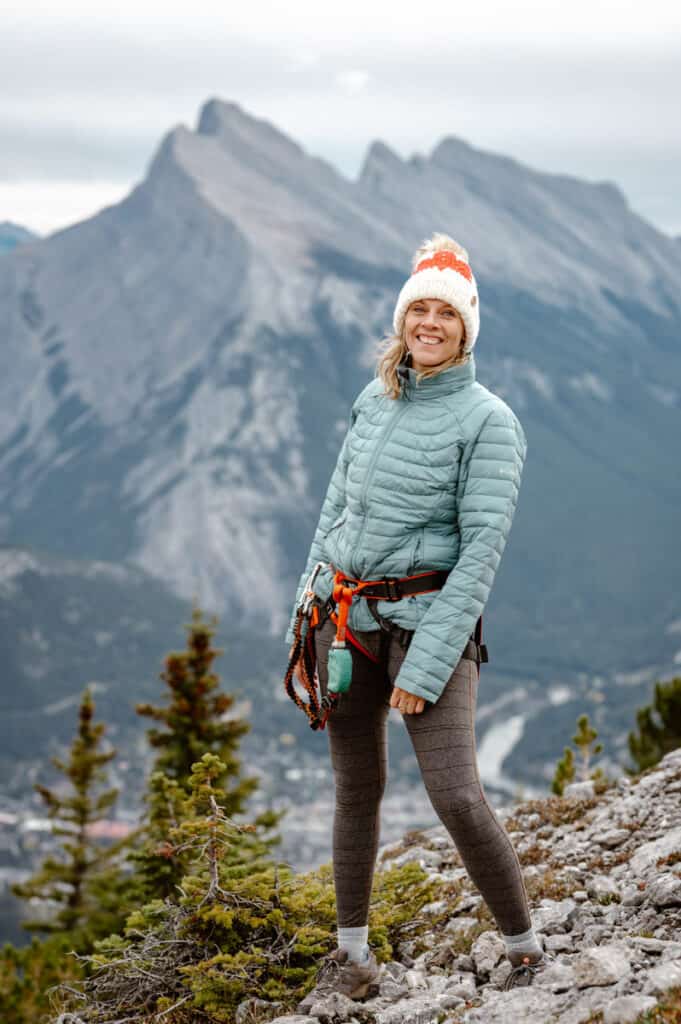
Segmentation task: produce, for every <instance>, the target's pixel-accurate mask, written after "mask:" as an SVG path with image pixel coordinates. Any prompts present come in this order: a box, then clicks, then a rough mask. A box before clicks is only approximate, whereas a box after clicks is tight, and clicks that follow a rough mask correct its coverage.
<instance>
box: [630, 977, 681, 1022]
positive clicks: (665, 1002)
mask: <svg viewBox="0 0 681 1024" xmlns="http://www.w3.org/2000/svg"><path fill="white" fill-rule="evenodd" d="M636 1024H681V986H678V987H677V988H670V989H668V990H667V992H665V994H664V996H663V997H662V998H661V999H660V1001H659V1003H658V1004H657V1006H655V1007H653V1009H652V1010H648V1012H647V1013H644V1014H642V1015H641V1016H640V1017H638V1018H637V1019H636Z"/></svg>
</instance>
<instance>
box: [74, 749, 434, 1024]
mask: <svg viewBox="0 0 681 1024" xmlns="http://www.w3.org/2000/svg"><path fill="white" fill-rule="evenodd" d="M224 769H225V766H224V764H221V763H220V761H219V759H218V758H216V757H215V756H214V755H212V754H206V755H205V756H204V757H203V758H201V760H200V762H198V763H197V764H195V765H194V766H193V769H192V776H191V780H190V793H189V796H186V797H184V799H183V803H182V807H181V808H180V820H179V821H178V824H177V826H176V827H174V828H173V829H171V831H170V834H169V840H170V842H172V844H173V845H174V846H175V848H176V849H177V850H178V851H180V852H181V853H182V855H183V856H185V857H186V872H185V874H184V875H183V877H182V879H181V887H180V889H181V894H180V897H179V899H178V900H177V902H173V901H170V900H154V901H152V902H150V903H148V904H146V905H145V906H142V907H140V908H139V910H137V911H136V912H135V913H133V914H132V915H131V916H130V918H129V919H128V922H127V928H126V930H125V933H124V934H122V935H117V936H111V937H109V938H108V939H105V940H103V941H102V942H100V943H98V946H97V952H96V954H95V955H94V956H90V957H87V958H86V960H85V965H86V966H87V967H89V968H92V970H88V972H87V976H86V978H85V979H84V980H83V982H82V983H81V984H80V985H78V986H73V987H72V988H71V990H70V991H69V990H64V1005H63V1009H64V1010H67V1011H68V1010H73V1012H74V1016H77V1019H78V1021H82V1022H83V1024H114V1022H116V1024H120V1022H121V1008H122V1007H124V1008H125V1015H126V1016H125V1019H126V1020H131V1021H132V1020H139V1021H142V1020H149V1021H151V1020H152V1019H153V1020H160V1018H161V1017H162V1016H163V1019H164V1021H165V1020H166V1019H167V1020H168V1021H172V1022H173V1024H198V1022H202V1024H234V1020H235V1019H242V1018H243V1019H244V1020H245V1019H246V1016H245V1015H244V1014H243V1010H242V1013H241V1014H240V1015H239V1018H237V1007H238V1006H239V1005H240V1003H242V1001H244V1000H245V999H247V998H250V997H253V996H256V995H257V996H259V997H261V998H264V999H266V1000H270V1001H280V1002H281V1012H286V1011H287V1010H289V1009H290V1010H291V1011H292V1010H293V1007H294V1006H295V1005H296V1003H297V1002H298V1000H299V999H300V998H301V997H302V995H303V994H304V992H305V991H307V989H308V988H309V987H310V984H311V982H312V980H313V979H314V977H315V975H316V972H317V970H318V967H319V957H320V956H321V955H322V954H324V953H326V952H328V951H329V950H330V949H332V948H333V946H334V944H335V921H336V907H335V890H334V886H333V872H332V868H331V865H324V866H322V868H320V869H319V870H318V871H315V872H312V873H310V874H308V875H302V876H295V875H294V874H293V872H292V871H291V868H290V867H289V865H287V864H282V863H278V862H272V861H270V860H269V859H268V858H267V856H266V852H267V851H266V850H265V848H264V847H261V846H258V847H257V848H256V847H255V846H254V848H253V856H252V859H251V863H250V869H249V870H248V871H241V870H238V868H237V867H236V864H235V862H234V861H233V859H232V858H231V856H230V851H231V848H232V845H233V844H236V845H238V843H239V842H241V839H242V838H243V836H244V835H250V836H251V838H252V839H253V841H254V843H257V829H254V828H253V826H252V825H248V824H246V825H240V824H237V823H236V822H234V821H233V820H231V819H230V818H229V816H228V815H227V814H226V812H225V808H224V806H223V804H222V799H223V796H224V792H223V790H222V788H221V785H220V779H221V778H223V777H224V774H225V772H224ZM372 892H373V896H374V907H373V909H372V914H371V918H372V922H373V925H372V929H371V935H370V942H371V944H372V946H373V947H374V948H375V949H376V950H377V955H378V957H379V959H380V960H390V959H391V958H392V954H393V950H394V949H395V948H396V947H397V946H398V945H399V943H400V942H401V941H403V939H404V938H405V936H407V935H409V936H410V937H412V936H413V924H414V919H415V918H416V917H418V916H419V915H420V913H421V910H422V908H423V907H424V906H425V905H426V904H427V903H432V902H433V901H435V900H437V899H439V898H442V897H443V896H445V894H446V893H447V894H449V896H450V897H451V889H450V888H449V889H448V888H447V886H446V885H445V884H444V883H439V882H438V881H436V880H435V879H431V878H429V877H428V875H427V874H426V872H425V871H424V870H423V869H422V868H421V867H420V866H419V865H418V864H415V863H409V864H404V865H402V866H401V867H400V868H393V869H391V870H389V871H380V870H378V871H377V872H376V877H375V880H374V885H373V890H372ZM78 991H80V993H81V994H78V995H77V994H75V993H76V992H78ZM69 1019H70V1018H69Z"/></svg>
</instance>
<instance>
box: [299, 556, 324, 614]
mask: <svg viewBox="0 0 681 1024" xmlns="http://www.w3.org/2000/svg"><path fill="white" fill-rule="evenodd" d="M325 564H326V563H325V562H317V564H316V565H315V567H314V569H313V570H312V572H311V573H310V575H309V576H308V578H307V581H306V583H305V586H304V587H303V593H302V597H301V599H300V604H299V605H298V611H302V613H303V615H309V613H310V605H311V604H312V601H313V599H314V597H315V592H314V590H313V589H312V588H313V587H314V584H315V580H316V579H317V576H318V575H319V571H320V569H323V568H324V566H325Z"/></svg>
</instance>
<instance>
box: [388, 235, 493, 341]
mask: <svg viewBox="0 0 681 1024" xmlns="http://www.w3.org/2000/svg"><path fill="white" fill-rule="evenodd" d="M417 299H441V300H442V302H448V303H449V304H450V305H451V306H453V307H454V309H456V310H457V311H458V312H459V314H460V316H461V319H462V320H463V322H464V325H465V328H466V340H465V345H464V351H465V352H470V351H471V349H472V348H473V346H474V345H475V342H476V340H477V337H478V332H479V331H480V305H479V303H478V287H477V285H476V283H475V278H474V276H473V271H472V270H471V268H470V265H469V263H468V253H467V252H466V250H465V249H464V248H463V246H462V245H459V243H458V242H455V241H454V239H453V238H450V237H449V235H443V234H440V233H437V234H434V235H433V236H432V237H431V238H428V239H426V241H425V242H424V243H423V244H422V245H421V247H420V248H419V249H417V250H416V252H415V254H414V258H413V260H412V274H411V277H409V278H408V279H407V280H406V281H405V283H404V285H403V286H402V291H401V292H400V294H399V295H398V297H397V305H396V306H395V312H394V314H393V328H394V330H395V334H397V335H399V334H401V332H402V326H403V324H404V317H405V314H406V312H407V309H408V308H409V306H410V305H411V303H412V302H416V300H417Z"/></svg>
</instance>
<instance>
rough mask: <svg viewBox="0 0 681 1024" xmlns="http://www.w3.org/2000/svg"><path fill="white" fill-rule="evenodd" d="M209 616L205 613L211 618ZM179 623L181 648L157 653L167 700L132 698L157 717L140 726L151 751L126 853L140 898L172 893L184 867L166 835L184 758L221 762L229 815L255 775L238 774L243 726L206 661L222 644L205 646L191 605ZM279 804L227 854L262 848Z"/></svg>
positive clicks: (188, 774)
mask: <svg viewBox="0 0 681 1024" xmlns="http://www.w3.org/2000/svg"><path fill="white" fill-rule="evenodd" d="M215 624H216V619H215V618H213V620H212V625H215ZM185 628H186V629H187V633H188V637H187V650H185V651H181V652H173V653H171V654H169V655H168V656H167V657H166V659H165V669H164V671H163V672H162V673H161V679H163V680H164V682H165V684H166V686H167V689H168V702H167V704H166V705H165V706H163V707H158V706H154V705H152V704H138V705H137V711H138V713H139V714H140V715H143V716H146V717H148V718H151V719H153V720H154V721H155V722H158V723H159V726H158V727H153V728H151V729H149V730H148V732H147V735H148V738H149V742H150V743H151V745H152V747H154V748H155V749H156V750H157V751H158V754H157V757H156V760H155V763H154V767H153V771H152V773H151V776H150V780H149V787H148V792H147V795H146V800H145V802H146V808H147V820H146V822H145V825H144V826H143V828H142V830H141V832H139V833H137V836H136V837H135V842H136V844H137V849H136V850H135V851H134V852H133V853H132V855H131V859H132V860H133V861H134V863H135V872H136V879H137V882H138V883H139V887H140V888H139V892H138V898H139V900H140V901H142V902H143V901H145V900H147V899H153V898H168V897H170V898H176V897H177V887H178V884H179V881H180V878H181V877H182V875H183V873H184V871H185V869H186V856H185V854H184V853H183V851H181V850H178V849H177V848H176V846H175V845H174V844H173V843H172V842H171V840H170V838H169V836H170V833H171V831H172V830H173V828H175V827H176V826H177V823H178V821H179V819H180V812H181V806H182V801H183V799H184V798H186V797H187V795H188V794H189V792H190V790H191V783H192V766H193V765H194V764H196V763H197V762H199V761H200V760H201V758H202V757H203V756H204V755H205V754H213V755H215V757H217V758H218V760H219V763H220V764H221V765H222V767H221V772H222V776H221V777H220V778H219V779H217V780H216V785H217V786H219V788H220V791H221V802H222V806H223V807H224V811H225V814H226V815H228V817H230V818H234V817H235V816H237V815H239V814H242V813H243V812H244V809H245V805H246V802H247V800H248V798H249V797H250V795H251V794H252V793H253V792H254V790H256V789H257V787H258V779H257V778H256V777H248V778H244V777H242V776H241V762H240V760H239V758H238V757H237V751H238V747H239V742H240V740H241V737H242V736H243V735H244V734H245V733H247V732H248V731H249V730H250V728H251V727H250V724H249V723H248V722H246V721H244V720H242V719H236V718H234V717H229V716H228V712H229V711H230V709H231V708H232V706H233V704H234V697H233V696H232V695H231V694H228V693H223V692H220V690H219V686H220V679H219V676H218V675H217V674H216V673H215V672H214V671H213V662H214V661H215V659H216V657H217V656H218V655H220V654H222V653H223V652H222V651H221V650H220V649H217V648H214V647H213V646H212V637H213V636H214V633H215V629H214V628H212V627H211V626H210V625H208V624H206V623H205V622H204V620H203V614H202V612H201V610H200V609H199V608H198V607H197V606H196V605H194V607H193V609H192V621H191V623H190V624H189V625H187V626H186V627H185ZM284 813H285V811H280V812H278V813H277V812H274V811H264V812H262V813H261V814H260V815H258V816H257V817H256V818H255V820H254V825H255V826H256V828H257V830H258V842H257V844H255V845H254V844H253V841H252V839H250V838H249V837H247V836H246V835H244V836H243V837H242V838H241V840H240V841H239V842H235V843H234V844H233V845H232V847H230V856H231V857H233V858H234V860H235V862H239V863H242V864H247V863H248V862H249V861H250V860H251V858H252V856H254V855H255V849H256V846H257V848H258V849H259V848H260V846H259V844H260V843H264V844H265V847H266V848H269V847H271V846H274V845H275V844H276V843H278V842H280V837H279V836H278V835H271V836H267V833H268V831H269V830H271V829H273V828H274V827H275V826H276V825H277V824H278V822H279V821H280V820H281V818H282V817H283V815H284Z"/></svg>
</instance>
